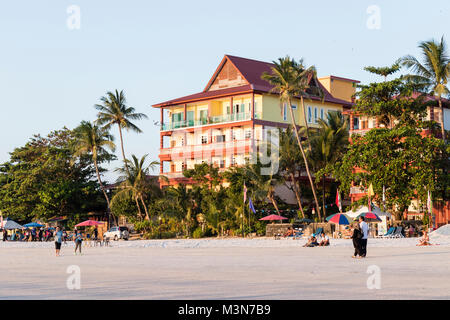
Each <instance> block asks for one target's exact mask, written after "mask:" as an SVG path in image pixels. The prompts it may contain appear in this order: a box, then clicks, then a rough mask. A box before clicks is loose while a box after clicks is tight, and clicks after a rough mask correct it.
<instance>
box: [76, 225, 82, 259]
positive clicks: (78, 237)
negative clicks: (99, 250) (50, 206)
mask: <svg viewBox="0 0 450 320" xmlns="http://www.w3.org/2000/svg"><path fill="white" fill-rule="evenodd" d="M82 243H83V235H82V234H81V231H77V230H76V229H75V254H77V249H78V248H79V251H80V255H81V244H82Z"/></svg>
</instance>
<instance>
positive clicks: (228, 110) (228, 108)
mask: <svg viewBox="0 0 450 320" xmlns="http://www.w3.org/2000/svg"><path fill="white" fill-rule="evenodd" d="M230 113H231V108H230V106H227V114H230Z"/></svg>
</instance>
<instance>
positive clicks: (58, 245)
mask: <svg viewBox="0 0 450 320" xmlns="http://www.w3.org/2000/svg"><path fill="white" fill-rule="evenodd" d="M62 238H63V233H62V231H61V228H60V227H56V233H55V249H56V256H57V257H59V256H60V254H59V253H60V251H61V244H62Z"/></svg>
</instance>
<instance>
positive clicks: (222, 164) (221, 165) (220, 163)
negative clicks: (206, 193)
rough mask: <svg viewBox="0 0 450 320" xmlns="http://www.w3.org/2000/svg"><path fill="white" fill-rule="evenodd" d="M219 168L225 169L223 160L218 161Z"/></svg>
mask: <svg viewBox="0 0 450 320" xmlns="http://www.w3.org/2000/svg"><path fill="white" fill-rule="evenodd" d="M219 167H220V168H221V169H223V168H225V160H224V159H220V161H219Z"/></svg>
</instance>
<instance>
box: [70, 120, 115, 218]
mask: <svg viewBox="0 0 450 320" xmlns="http://www.w3.org/2000/svg"><path fill="white" fill-rule="evenodd" d="M75 134H76V137H77V141H76V143H75V150H76V151H75V153H74V156H75V157H80V156H82V155H86V154H90V155H91V157H92V160H93V162H94V167H95V172H96V174H97V180H98V183H99V185H100V189H101V190H102V192H103V195H104V196H105V199H106V204H107V213H108V214H109V213H110V210H111V206H110V201H109V197H108V194H107V193H106V190H105V187H104V185H103V183H102V179H101V178H100V171H99V168H98V157H99V156H101V155H107V154H108V151H107V149H109V150H111V151H112V152H114V151H115V149H116V145H115V144H114V137H113V136H112V135H111V134H110V133H109V130H108V129H106V128H100V127H98V126H96V125H95V124H92V123H91V122H88V121H82V122H81V124H80V125H79V126H78V127H77V128H76V129H75ZM113 217H114V215H113ZM108 220H109V217H108Z"/></svg>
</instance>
